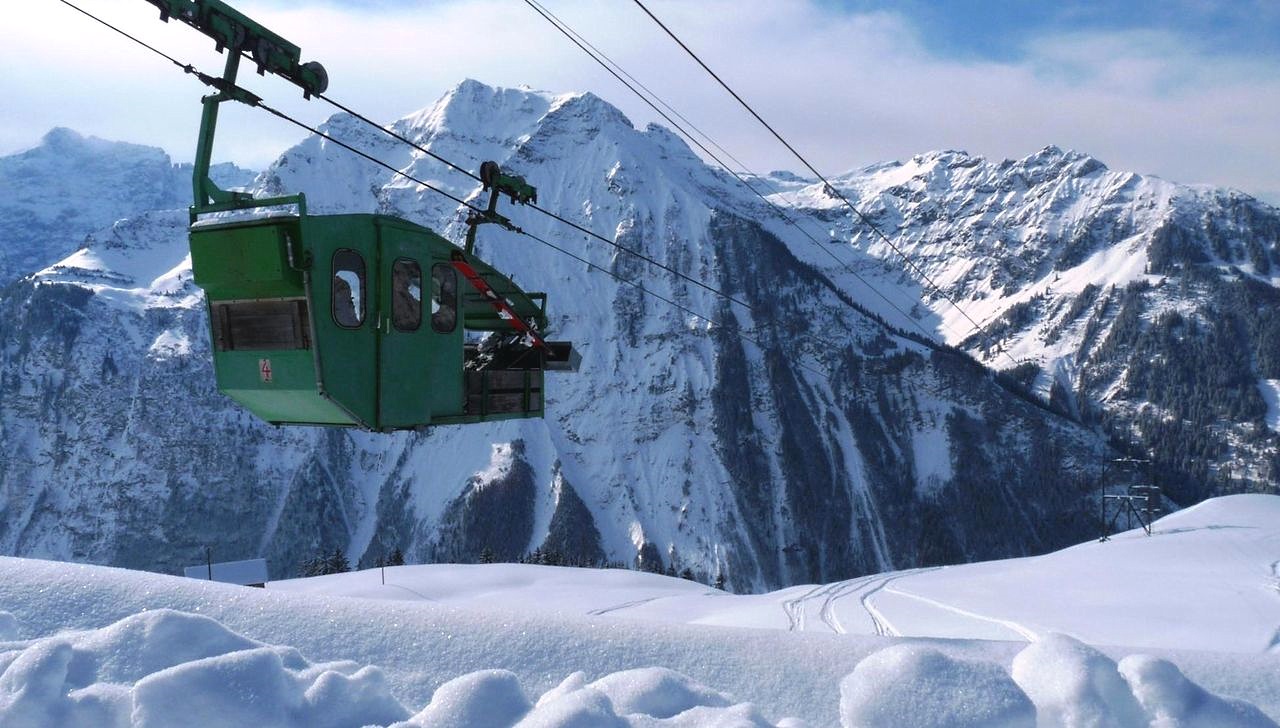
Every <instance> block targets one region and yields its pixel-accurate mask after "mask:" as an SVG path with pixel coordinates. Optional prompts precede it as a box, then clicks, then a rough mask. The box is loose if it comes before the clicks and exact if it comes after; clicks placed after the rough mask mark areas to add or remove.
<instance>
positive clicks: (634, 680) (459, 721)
mask: <svg viewBox="0 0 1280 728" xmlns="http://www.w3.org/2000/svg"><path fill="white" fill-rule="evenodd" d="M658 721H661V724H662V725H663V726H671V727H673V728H680V727H681V726H688V727H689V728H693V727H694V726H730V725H731V726H741V727H742V728H753V727H760V728H766V727H767V726H771V725H773V724H771V723H769V722H768V721H767V720H765V718H764V717H763V716H761V715H760V713H759V711H758V710H756V708H755V706H753V705H751V704H749V703H741V704H737V705H732V704H731V702H730V700H729V699H728V698H727V697H725V696H724V695H722V694H720V693H718V692H716V691H714V690H711V689H710V688H707V687H705V686H703V685H699V684H698V683H697V682H694V681H693V680H690V679H689V678H688V677H686V676H684V675H681V674H680V673H678V672H675V671H673V670H668V669H666V668H660V667H646V668H637V669H633V670H623V671H621V672H615V673H613V674H611V675H606V676H604V677H602V678H600V679H599V680H596V681H595V682H587V676H586V673H583V672H575V673H573V674H572V675H570V676H569V677H567V678H565V679H564V681H562V682H561V683H560V684H559V685H558V686H556V687H555V688H552V689H551V690H548V691H547V692H545V693H543V694H542V697H540V698H538V702H537V704H536V705H533V704H531V703H530V702H529V699H528V698H527V697H525V694H524V692H523V691H522V690H521V688H520V683H519V680H518V679H517V678H516V676H515V674H514V673H511V672H508V671H506V670H482V671H478V672H473V673H470V674H468V675H463V676H462V677H459V678H456V679H454V680H451V681H449V682H447V683H445V684H444V685H441V686H440V687H439V689H437V690H436V693H435V695H434V696H433V697H432V698H431V704H430V705H428V706H427V707H426V708H425V709H423V711H422V712H421V713H418V714H417V715H415V716H414V717H413V718H411V719H410V720H408V721H406V722H404V723H399V724H397V725H396V728H437V726H439V727H441V728H443V727H444V726H462V725H467V726H472V725H474V726H493V727H494V728H509V727H510V726H518V728H577V727H578V726H581V727H582V728H597V727H602V728H608V727H610V726H617V727H618V728H626V727H629V726H630V727H636V728H639V727H640V726H652V725H656V724H657V722H658ZM784 723H785V724H787V725H801V724H799V723H796V722H795V721H794V720H792V721H789V722H788V721H784Z"/></svg>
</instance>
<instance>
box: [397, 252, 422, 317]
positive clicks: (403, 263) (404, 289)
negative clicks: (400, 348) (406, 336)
mask: <svg viewBox="0 0 1280 728" xmlns="http://www.w3.org/2000/svg"><path fill="white" fill-rule="evenodd" d="M402 269H408V270H412V271H414V273H411V274H409V276H407V277H404V278H401V277H400V276H399V275H398V274H399V271H400V270H402ZM415 273H416V280H417V286H418V296H417V298H416V299H414V297H413V294H412V293H411V291H412V289H413V284H412V283H409V281H413V280H414V274H415ZM422 294H423V290H422V264H421V263H419V262H418V261H417V260H415V259H413V258H409V257H400V258H396V259H395V260H394V261H392V263H391V325H392V326H394V327H395V329H396V331H403V332H405V333H412V332H414V331H417V330H418V329H420V328H422ZM406 299H407V300H412V301H413V302H414V303H413V304H412V313H413V315H412V316H409V317H402V316H401V314H402V313H407V312H408V310H407V309H406V308H405V307H403V306H402V305H401V303H400V302H401V301H402V300H406Z"/></svg>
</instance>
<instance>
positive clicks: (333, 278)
mask: <svg viewBox="0 0 1280 728" xmlns="http://www.w3.org/2000/svg"><path fill="white" fill-rule="evenodd" d="M346 254H349V255H352V256H355V260H356V261H358V262H359V263H360V268H359V270H358V271H357V270H356V269H355V268H347V267H343V268H339V267H338V257H339V256H341V255H346ZM339 272H351V273H355V274H356V278H357V283H358V284H359V286H360V288H359V290H357V291H355V293H354V295H350V296H349V297H350V299H351V303H352V308H351V313H352V314H354V315H355V319H356V323H355V324H354V325H352V324H346V323H343V319H342V318H341V317H340V316H339V315H338V295H337V291H338V286H337V282H338V281H339V280H342V279H340V278H339V277H338V273H339ZM368 272H369V266H368V264H366V263H365V260H364V256H363V255H361V254H360V251H358V250H355V249H354V248H338V249H337V250H335V251H333V257H332V258H330V260H329V315H330V316H332V317H333V322H334V323H335V324H337V325H338V326H340V327H342V328H344V329H358V328H360V327H361V326H364V322H365V320H366V319H368V311H369V305H368V301H369V285H368V281H369V276H368ZM343 283H344V284H346V285H347V286H348V288H349V287H350V284H349V283H346V281H345V280H343ZM357 297H358V299H359V300H357ZM357 304H358V305H357Z"/></svg>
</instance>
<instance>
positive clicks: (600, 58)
mask: <svg viewBox="0 0 1280 728" xmlns="http://www.w3.org/2000/svg"><path fill="white" fill-rule="evenodd" d="M524 2H525V4H526V5H528V6H529V7H531V8H533V10H534V11H535V12H537V13H538V14H539V15H541V16H542V17H543V19H545V20H546V21H547V22H548V23H551V25H552V26H553V27H555V28H556V30H559V31H560V32H561V33H562V34H563V35H564V36H565V37H566V38H568V39H569V40H570V41H572V42H573V44H574V45H576V46H578V48H579V49H581V50H582V51H583V52H584V53H586V54H587V55H588V56H590V57H591V59H592V60H594V61H595V62H596V63H598V64H600V66H601V67H602V68H604V70H606V71H608V72H609V73H610V74H611V75H612V76H613V77H614V78H616V79H617V80H618V81H619V82H620V83H621V84H622V85H623V86H626V87H627V88H628V89H629V90H630V91H631V92H632V93H634V94H635V95H636V96H637V97H639V98H640V100H641V101H643V102H645V103H646V104H648V106H649V108H651V109H653V110H654V111H655V112H657V113H658V114H659V115H660V116H661V117H662V118H663V119H664V120H666V122H667V123H669V124H671V126H673V127H674V128H675V129H676V130H677V131H679V132H680V134H681V135H683V136H684V138H685V139H688V140H689V141H690V142H691V143H692V144H694V145H696V146H697V147H698V148H699V149H701V150H702V152H703V153H704V154H706V155H707V156H708V157H710V158H711V159H713V160H714V161H715V162H716V163H717V164H719V165H720V166H721V167H722V168H723V169H724V170H725V171H726V172H728V173H729V174H731V175H733V177H734V178H735V179H737V180H738V182H740V183H742V185H743V186H744V187H746V188H747V189H748V190H750V191H751V192H752V193H753V194H755V196H756V197H759V198H760V199H761V200H763V201H764V203H765V204H766V205H768V206H769V207H770V208H772V209H773V211H774V212H775V213H777V214H778V216H779V217H781V218H782V220H783V222H785V223H787V224H788V225H790V226H791V227H794V228H795V229H796V230H797V231H798V232H800V233H801V234H802V235H804V236H805V237H807V238H808V239H809V241H810V242H811V243H813V244H814V245H815V246H817V247H818V249H819V250H821V251H822V252H824V253H826V254H827V255H828V256H829V257H830V258H831V259H832V260H834V261H835V262H836V263H837V264H838V265H840V266H842V267H843V268H844V269H845V270H846V271H848V272H849V274H850V275H852V276H853V277H854V278H856V279H857V280H858V281H860V282H861V283H862V284H863V285H864V286H866V287H867V288H868V289H870V290H871V291H872V292H873V293H875V294H876V295H877V296H879V297H880V298H881V299H882V300H883V301H884V302H885V303H887V304H888V305H889V307H890V308H892V309H893V310H894V311H897V312H898V314H899V315H901V316H902V317H903V319H905V320H906V321H909V322H910V323H911V324H912V325H913V326H915V327H916V328H917V329H919V330H920V333H921V334H923V335H924V336H925V338H926V339H927V340H928V341H933V340H934V336H935V334H934V333H932V332H930V331H929V330H928V329H926V328H925V327H924V326H923V325H921V323H920V322H919V321H917V320H916V319H915V318H914V317H913V316H911V315H910V314H908V313H907V312H906V311H904V310H903V309H902V307H900V306H899V305H897V304H896V303H894V302H893V300H892V299H890V298H889V297H888V296H887V295H886V294H885V293H884V292H883V291H881V290H880V289H878V288H876V287H875V286H874V285H872V284H871V282H870V281H868V280H867V279H866V278H864V277H863V276H862V275H861V274H860V273H858V272H857V271H856V270H854V268H853V267H852V266H850V265H849V264H848V263H847V262H846V261H844V260H841V259H840V258H839V256H837V255H836V254H835V253H833V252H831V250H830V246H829V245H823V244H822V242H821V241H819V240H818V239H817V238H816V237H814V236H813V234H811V233H810V232H809V231H807V230H805V229H804V228H803V227H801V225H800V223H799V222H797V221H796V220H793V219H792V218H791V217H790V216H789V215H788V214H787V213H786V211H785V210H784V209H783V208H782V207H781V206H780V205H778V204H777V203H776V202H774V201H773V200H770V199H769V198H768V197H767V196H766V195H765V194H763V193H762V192H760V190H758V189H756V187H755V186H754V185H752V184H751V182H750V181H748V180H747V179H746V178H745V177H743V176H742V175H741V174H739V173H738V172H737V171H735V170H734V169H733V168H732V167H730V166H729V165H728V164H726V163H725V162H724V160H723V159H721V158H720V157H719V156H717V155H716V154H715V153H714V152H712V151H711V150H710V149H708V148H707V147H706V145H704V144H703V143H702V142H700V141H698V139H697V138H696V137H694V136H693V134H691V133H689V131H687V130H686V129H685V128H684V127H683V126H681V125H680V123H679V122H677V121H676V120H675V119H672V118H671V117H670V116H669V115H668V114H667V113H666V112H664V111H663V110H662V109H659V108H658V107H657V106H656V105H655V104H654V102H653V101H651V100H650V99H649V98H648V97H646V96H645V94H643V93H641V92H640V91H639V90H637V88H636V86H639V87H640V88H643V89H644V90H645V91H647V92H648V93H649V95H651V96H653V98H654V99H655V100H656V101H657V102H658V103H660V104H662V105H663V106H665V107H666V108H667V109H670V111H671V113H673V114H675V115H676V116H679V117H680V119H681V120H683V121H684V122H685V123H686V124H689V127H690V128H692V129H694V130H696V131H697V132H698V133H699V134H700V135H701V136H702V137H704V138H705V139H706V140H707V142H708V143H710V144H711V145H712V146H714V147H715V148H716V149H718V150H720V152H721V153H723V154H724V155H725V156H726V157H728V158H730V159H732V160H733V161H735V162H737V163H738V165H739V166H740V167H742V168H743V170H744V171H745V172H746V173H747V174H750V175H752V176H754V177H756V178H759V177H760V175H758V174H755V173H754V172H752V171H751V170H750V169H747V166H746V165H745V164H743V163H742V162H741V161H739V160H738V159H737V158H736V157H734V156H733V155H732V154H730V153H729V152H727V151H725V149H724V147H722V146H720V145H719V144H717V143H716V141H715V140H714V139H712V138H711V136H710V135H708V134H707V133H706V132H703V131H701V130H700V129H698V128H697V127H695V126H693V124H692V123H690V122H689V121H688V119H685V117H684V116H682V115H681V114H680V112H678V111H676V110H675V109H674V108H672V107H671V106H670V105H669V104H667V103H666V102H665V101H663V100H662V99H661V98H660V97H659V96H658V95H657V94H655V93H654V92H653V91H650V90H649V89H648V88H647V87H645V86H644V85H643V84H641V83H640V82H639V81H636V80H635V77H634V76H632V75H631V74H630V73H627V71H626V69H624V68H622V66H621V65H619V64H618V63H617V62H616V61H614V60H613V59H611V58H609V57H608V56H606V55H605V54H604V53H602V52H601V51H600V50H599V49H597V48H596V47H595V46H594V45H592V44H591V43H590V42H589V41H587V39H586V38H583V37H582V36H581V35H580V34H578V32H577V31H575V30H574V29H573V28H571V27H570V26H569V25H568V23H565V22H564V21H563V20H561V19H560V18H559V17H557V16H556V15H555V13H552V12H551V11H550V10H548V9H547V8H546V7H545V6H543V5H541V4H540V3H538V2H537V0H524ZM588 48H590V49H591V50H588ZM593 51H594V52H593ZM614 68H616V69H617V70H616V71H615V70H614ZM619 73H621V74H623V75H625V76H626V77H627V78H629V79H631V80H632V81H635V84H636V85H635V86H633V85H632V84H631V83H630V82H628V81H627V80H626V79H624V78H623V77H622V75H619ZM549 214H550V213H549ZM561 222H565V223H567V224H570V225H572V224H573V223H570V222H568V221H567V220H561ZM859 313H862V312H861V311H859Z"/></svg>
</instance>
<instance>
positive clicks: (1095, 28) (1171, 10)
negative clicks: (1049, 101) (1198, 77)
mask: <svg viewBox="0 0 1280 728" xmlns="http://www.w3.org/2000/svg"><path fill="white" fill-rule="evenodd" d="M822 4H824V5H827V6H829V7H831V8H834V9H838V10H840V11H842V12H845V13H865V12H891V13H897V14H900V15H902V16H904V17H905V18H907V19H909V21H910V22H911V24H912V25H913V26H914V27H915V28H916V29H917V30H918V32H919V33H920V35H921V36H922V37H923V38H924V40H925V42H926V45H927V46H928V48H929V49H930V50H931V51H933V52H934V53H936V54H938V55H940V56H951V57H955V58H981V59H989V60H1001V61H1015V60H1018V59H1020V58H1023V57H1025V55H1026V52H1027V51H1026V44H1027V42H1028V40H1029V39H1031V38H1035V37H1038V36H1043V35H1049V34H1055V33H1090V32H1105V31H1134V30H1156V31H1163V32H1168V33H1172V34H1176V35H1178V36H1179V37H1181V38H1182V39H1183V40H1184V41H1185V42H1187V43H1189V44H1192V45H1195V46H1196V47H1197V49H1198V50H1201V51H1205V52H1210V53H1219V54H1230V55H1238V54H1245V55H1257V56H1271V57H1275V56H1277V55H1280V2H1276V1H1275V0H1219V1H1218V2H1211V1H1208V0H1204V1H1196V0H1163V1H1161V2H1154V1H1153V0H1129V1H1124V0H1110V1H1104V0H1091V1H1089V2H1037V1H1031V0H1029V1H1018V0H985V1H984V0H933V1H930V0H824V2H823V3H822Z"/></svg>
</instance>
